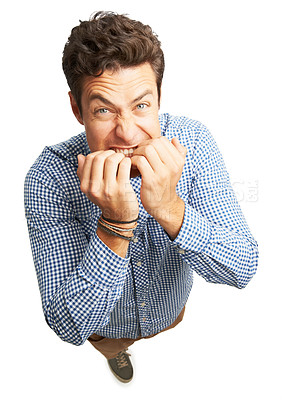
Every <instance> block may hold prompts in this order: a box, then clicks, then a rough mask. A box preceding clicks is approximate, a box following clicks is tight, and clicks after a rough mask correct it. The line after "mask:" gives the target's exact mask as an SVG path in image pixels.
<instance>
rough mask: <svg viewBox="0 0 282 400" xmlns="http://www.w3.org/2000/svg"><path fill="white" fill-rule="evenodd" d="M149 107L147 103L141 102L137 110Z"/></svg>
mask: <svg viewBox="0 0 282 400" xmlns="http://www.w3.org/2000/svg"><path fill="white" fill-rule="evenodd" d="M146 107H147V104H144V103H141V104H138V105H137V107H136V108H137V110H144V109H145V108H146Z"/></svg>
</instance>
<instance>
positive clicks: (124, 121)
mask: <svg viewBox="0 0 282 400" xmlns="http://www.w3.org/2000/svg"><path fill="white" fill-rule="evenodd" d="M116 136H118V137H119V138H120V139H122V140H123V141H124V142H125V143H126V144H128V145H132V144H135V143H134V137H136V125H135V122H134V118H133V117H132V116H131V115H126V116H122V117H121V116H119V117H118V119H117V122H116Z"/></svg>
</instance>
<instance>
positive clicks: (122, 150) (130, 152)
mask: <svg viewBox="0 0 282 400" xmlns="http://www.w3.org/2000/svg"><path fill="white" fill-rule="evenodd" d="M135 149H136V147H134V148H132V147H131V148H130V149H113V150H114V151H115V152H116V153H123V154H124V155H125V156H127V157H131V156H132V154H133V151H134V150H135Z"/></svg>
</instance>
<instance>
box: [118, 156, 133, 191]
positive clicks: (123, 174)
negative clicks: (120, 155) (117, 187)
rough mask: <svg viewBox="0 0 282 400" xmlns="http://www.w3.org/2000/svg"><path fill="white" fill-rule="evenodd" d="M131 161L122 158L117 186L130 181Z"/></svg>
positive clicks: (127, 158)
mask: <svg viewBox="0 0 282 400" xmlns="http://www.w3.org/2000/svg"><path fill="white" fill-rule="evenodd" d="M131 165H132V164H131V159H130V158H129V157H124V159H123V160H121V162H120V163H119V166H118V173H117V180H118V183H119V184H124V183H128V182H129V181H130V170H131Z"/></svg>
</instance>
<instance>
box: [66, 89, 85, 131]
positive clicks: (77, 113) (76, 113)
mask: <svg viewBox="0 0 282 400" xmlns="http://www.w3.org/2000/svg"><path fill="white" fill-rule="evenodd" d="M68 94H69V98H70V104H71V109H72V112H73V113H74V116H75V118H76V119H77V120H78V122H79V123H80V124H81V125H84V123H83V119H82V116H81V115H80V111H79V108H78V105H77V104H76V101H75V99H74V97H73V94H72V92H69V93H68Z"/></svg>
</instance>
